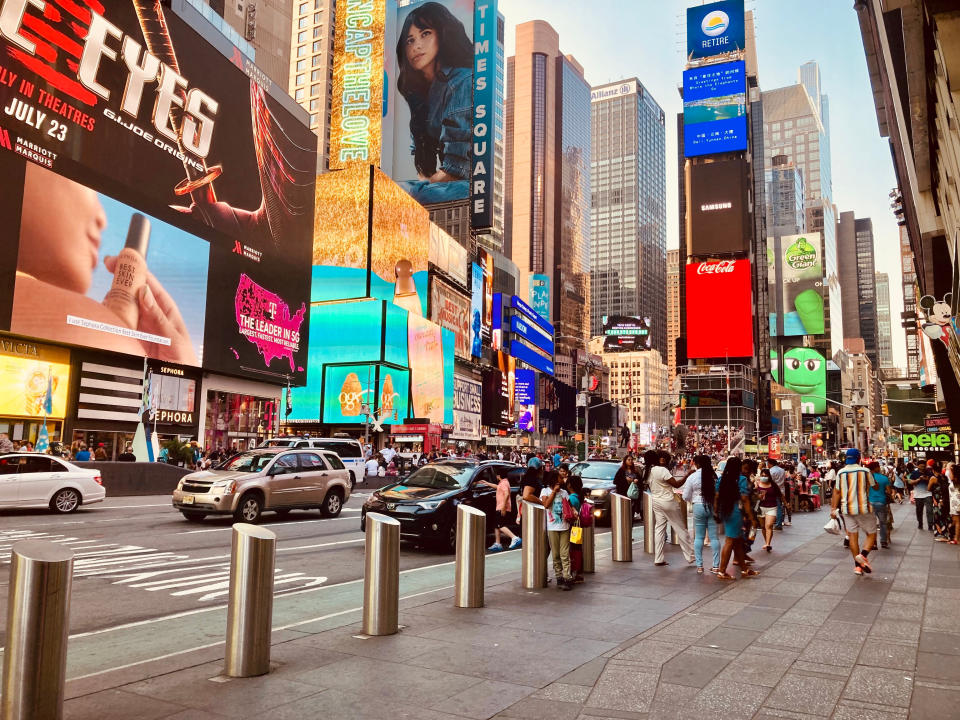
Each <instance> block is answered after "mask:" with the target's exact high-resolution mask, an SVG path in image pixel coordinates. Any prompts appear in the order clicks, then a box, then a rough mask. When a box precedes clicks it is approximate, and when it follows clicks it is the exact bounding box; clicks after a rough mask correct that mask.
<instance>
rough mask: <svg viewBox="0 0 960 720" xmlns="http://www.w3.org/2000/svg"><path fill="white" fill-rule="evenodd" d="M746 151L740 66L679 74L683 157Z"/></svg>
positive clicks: (743, 83) (743, 77)
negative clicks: (681, 101) (680, 75)
mask: <svg viewBox="0 0 960 720" xmlns="http://www.w3.org/2000/svg"><path fill="white" fill-rule="evenodd" d="M746 149H747V72H746V65H745V64H744V63H743V62H741V61H737V62H729V63H720V64H718V65H706V66H704V67H699V68H693V69H692V70H684V71H683V153H684V155H685V156H686V157H697V156H700V155H710V154H713V153H723V152H735V151H738V150H746Z"/></svg>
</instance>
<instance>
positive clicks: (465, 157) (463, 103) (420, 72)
mask: <svg viewBox="0 0 960 720" xmlns="http://www.w3.org/2000/svg"><path fill="white" fill-rule="evenodd" d="M473 61H474V47H473V43H472V42H471V40H470V38H468V37H467V32H466V30H465V29H464V27H463V23H462V22H460V21H459V20H458V19H457V18H456V17H454V15H453V14H452V13H451V12H450V11H449V10H448V9H447V8H446V7H445V6H443V5H441V4H440V3H437V2H426V3H423V4H422V5H419V6H417V7H416V8H414V9H413V10H411V11H410V13H409V14H408V15H407V17H406V19H405V20H404V23H403V28H402V29H401V31H400V35H399V40H398V41H397V67H398V70H399V71H398V73H397V90H398V91H399V93H400V95H402V96H403V98H404V100H406V101H407V105H408V106H409V108H410V136H411V140H412V148H411V150H412V153H413V162H414V165H415V166H416V169H417V175H418V176H419V179H418V180H410V181H407V182H406V183H404V185H405V186H406V189H407V192H409V193H410V194H411V195H413V197H414V198H416V199H417V200H419V201H420V202H421V203H423V204H429V203H436V202H446V201H448V200H460V199H464V198H466V197H467V196H468V194H469V177H470V144H471V143H472V142H473Z"/></svg>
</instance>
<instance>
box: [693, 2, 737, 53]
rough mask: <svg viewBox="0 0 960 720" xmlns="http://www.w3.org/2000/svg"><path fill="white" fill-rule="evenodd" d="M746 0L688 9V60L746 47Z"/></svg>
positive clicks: (715, 3)
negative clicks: (744, 1)
mask: <svg viewBox="0 0 960 720" xmlns="http://www.w3.org/2000/svg"><path fill="white" fill-rule="evenodd" d="M745 34H746V31H745V28H744V17H743V0H722V2H714V3H709V4H708V5H696V6H694V7H690V8H687V60H688V61H690V60H696V59H699V58H705V57H711V56H713V55H720V54H721V53H729V52H738V51H742V50H743V49H744V48H745V47H746V37H745Z"/></svg>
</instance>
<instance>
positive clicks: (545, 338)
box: [510, 314, 553, 357]
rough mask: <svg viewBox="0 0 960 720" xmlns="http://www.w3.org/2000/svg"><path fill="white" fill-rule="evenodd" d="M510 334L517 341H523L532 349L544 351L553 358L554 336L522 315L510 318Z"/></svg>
mask: <svg viewBox="0 0 960 720" xmlns="http://www.w3.org/2000/svg"><path fill="white" fill-rule="evenodd" d="M510 332H511V333H513V335H514V337H516V338H517V339H522V340H523V341H524V342H526V343H529V344H530V345H531V346H532V347H535V348H537V349H539V350H542V351H543V352H544V353H546V354H547V355H549V356H551V357H552V356H553V336H552V335H550V334H549V333H547V332H546V331H545V330H543V329H541V328H540V326H539V325H537V324H536V323H532V322H530V321H529V320H528V319H527V318H525V317H524V316H523V315H520V314H514V315H512V316H511V317H510Z"/></svg>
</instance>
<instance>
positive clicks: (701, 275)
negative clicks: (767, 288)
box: [686, 260, 753, 358]
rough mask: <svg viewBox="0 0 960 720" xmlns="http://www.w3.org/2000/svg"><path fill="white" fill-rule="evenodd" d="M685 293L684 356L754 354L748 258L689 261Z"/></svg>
mask: <svg viewBox="0 0 960 720" xmlns="http://www.w3.org/2000/svg"><path fill="white" fill-rule="evenodd" d="M686 292H687V305H686V308H687V357H689V358H723V357H728V358H739V357H750V356H752V355H753V298H752V292H751V277H750V261H749V260H721V261H719V262H699V263H689V264H688V265H687V268H686Z"/></svg>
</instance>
